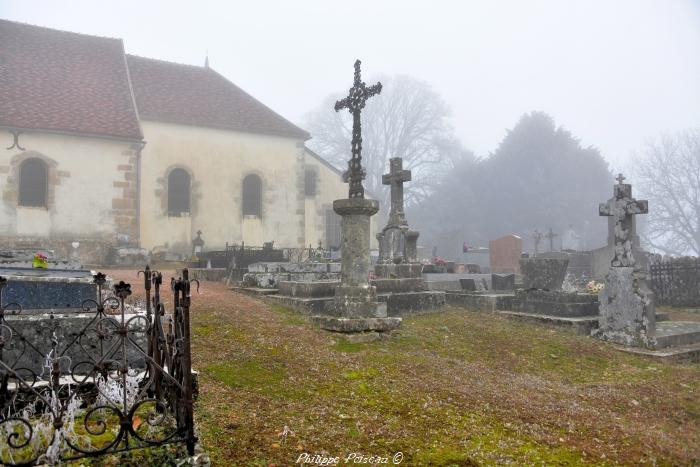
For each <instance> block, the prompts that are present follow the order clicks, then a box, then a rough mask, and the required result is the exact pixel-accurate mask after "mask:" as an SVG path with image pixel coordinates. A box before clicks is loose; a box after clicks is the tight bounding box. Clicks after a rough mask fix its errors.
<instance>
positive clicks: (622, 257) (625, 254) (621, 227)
mask: <svg viewBox="0 0 700 467" xmlns="http://www.w3.org/2000/svg"><path fill="white" fill-rule="evenodd" d="M624 179H625V178H624V177H623V176H622V174H620V175H618V177H617V179H616V180H617V181H618V184H617V185H614V195H613V197H612V198H610V199H609V200H608V201H607V202H606V203H601V204H600V205H599V206H598V214H599V215H601V216H609V217H612V218H613V220H614V222H615V229H614V237H615V238H614V252H615V254H614V256H613V259H612V261H611V263H610V265H611V266H612V267H632V266H634V264H635V260H634V255H633V254H632V241H633V238H632V235H633V231H634V229H633V226H634V218H633V217H632V216H635V215H637V214H647V213H648V212H649V202H648V201H647V200H636V199H634V198H633V197H632V185H630V184H627V183H622V181H623V180H624Z"/></svg>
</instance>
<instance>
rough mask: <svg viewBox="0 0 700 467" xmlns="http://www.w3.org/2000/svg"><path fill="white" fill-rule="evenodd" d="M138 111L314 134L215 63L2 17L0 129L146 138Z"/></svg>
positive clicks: (168, 117) (267, 131)
mask: <svg viewBox="0 0 700 467" xmlns="http://www.w3.org/2000/svg"><path fill="white" fill-rule="evenodd" d="M139 116H140V117H141V118H144V119H151V120H158V121H164V122H170V123H181V124H185V125H195V126H204V127H213V128H223V129H231V130H238V131H245V132H253V133H264V134H272V135H280V136H288V137H293V138H300V139H308V138H309V137H310V136H309V134H308V133H307V132H306V131H304V130H302V129H301V128H299V127H297V126H295V125H294V124H292V123H291V122H289V121H288V120H286V119H285V118H284V117H282V116H280V115H278V114H277V113H275V112H274V111H273V110H271V109H270V108H268V107H266V106H265V105H263V104H262V103H260V102H259V101H258V100H256V99H255V98H253V97H252V96H250V95H249V94H247V93H246V92H245V91H243V90H242V89H240V88H239V87H238V86H236V85H235V84H233V83H231V82H230V81H228V80H227V79H226V78H224V77H223V76H221V75H220V74H218V73H217V72H215V71H214V70H212V69H210V68H208V67H197V66H190V65H181V64H177V63H171V62H164V61H161V60H153V59H149V58H142V57H136V56H133V55H125V53H124V45H123V43H122V41H121V39H111V38H106V37H97V36H89V35H85V34H77V33H72V32H65V31H58V30H55V29H48V28H43V27H39V26H33V25H28V24H24V23H17V22H14V21H7V20H0V126H6V127H15V128H22V129H37V130H39V129H40V130H49V131H65V132H72V133H80V134H92V135H102V136H113V137H122V138H130V139H142V133H141V127H140V124H139Z"/></svg>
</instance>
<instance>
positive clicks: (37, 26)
mask: <svg viewBox="0 0 700 467" xmlns="http://www.w3.org/2000/svg"><path fill="white" fill-rule="evenodd" d="M0 21H4V22H6V23H13V24H18V25H20V26H29V27H30V28H36V29H44V30H47V31H51V32H58V33H61V34H72V35H76V36H83V37H91V38H94V39H108V40H112V41H122V38H121V37H110V36H98V35H97V34H87V33H85V32H75V31H66V30H65V29H56V28H50V27H48V26H39V25H38V24H31V23H25V22H23V21H16V20H12V19H5V18H0Z"/></svg>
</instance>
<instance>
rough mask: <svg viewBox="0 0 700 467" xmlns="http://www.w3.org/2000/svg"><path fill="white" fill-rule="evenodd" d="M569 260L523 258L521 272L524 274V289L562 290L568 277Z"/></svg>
mask: <svg viewBox="0 0 700 467" xmlns="http://www.w3.org/2000/svg"><path fill="white" fill-rule="evenodd" d="M568 265H569V260H568V259H554V258H523V259H521V260H520V270H521V271H522V273H523V288H524V289H541V290H560V289H561V286H562V284H563V283H564V278H565V277H566V268H567V267H568Z"/></svg>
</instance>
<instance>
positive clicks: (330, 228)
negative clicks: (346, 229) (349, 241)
mask: <svg viewBox="0 0 700 467" xmlns="http://www.w3.org/2000/svg"><path fill="white" fill-rule="evenodd" d="M340 219H341V218H340V216H339V215H338V214H336V213H335V211H333V210H332V209H327V210H326V247H327V248H331V249H333V250H337V249H338V248H340Z"/></svg>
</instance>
